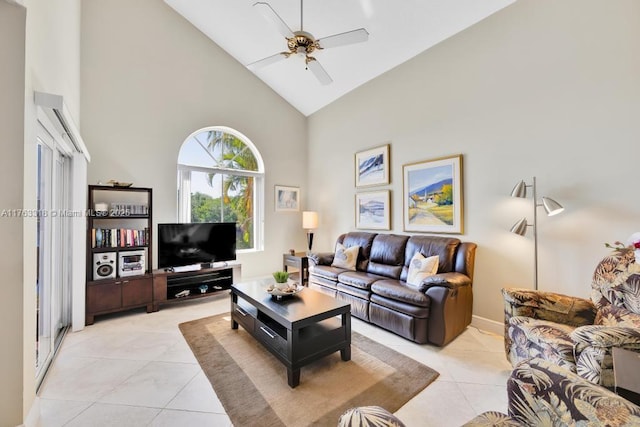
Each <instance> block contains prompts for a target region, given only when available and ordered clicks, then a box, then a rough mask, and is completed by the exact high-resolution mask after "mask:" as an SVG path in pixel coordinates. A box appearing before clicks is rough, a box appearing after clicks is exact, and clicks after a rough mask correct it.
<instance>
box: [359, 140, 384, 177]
mask: <svg viewBox="0 0 640 427" xmlns="http://www.w3.org/2000/svg"><path fill="white" fill-rule="evenodd" d="M355 171H356V187H367V186H371V185H384V184H388V183H389V144H385V145H382V146H380V147H376V148H371V149H370V150H366V151H360V152H358V153H356V168H355Z"/></svg>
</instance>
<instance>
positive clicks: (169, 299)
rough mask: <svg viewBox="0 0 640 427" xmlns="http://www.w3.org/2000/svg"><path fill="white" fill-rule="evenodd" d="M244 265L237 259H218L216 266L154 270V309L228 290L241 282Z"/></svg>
mask: <svg viewBox="0 0 640 427" xmlns="http://www.w3.org/2000/svg"><path fill="white" fill-rule="evenodd" d="M240 277H241V264H240V262H238V261H227V262H217V263H215V267H213V266H212V267H210V268H201V269H199V270H195V271H182V272H174V271H165V270H164V269H158V270H154V271H153V311H158V310H159V308H160V304H166V303H173V302H177V301H185V300H190V299H195V298H203V297H207V296H211V295H212V294H216V293H218V292H220V291H224V290H229V289H230V288H231V285H232V284H233V283H237V282H239V281H240Z"/></svg>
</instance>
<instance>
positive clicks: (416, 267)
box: [407, 252, 440, 291]
mask: <svg viewBox="0 0 640 427" xmlns="http://www.w3.org/2000/svg"><path fill="white" fill-rule="evenodd" d="M439 259H440V257H439V256H438V255H433V256H430V257H425V256H424V255H422V254H421V253H420V252H416V254H415V255H414V256H413V258H412V259H411V264H409V273H408V274H407V285H409V286H410V287H411V288H412V289H415V290H417V291H422V290H423V289H421V288H420V284H421V283H422V281H423V280H424V279H425V278H426V277H429V276H433V275H434V274H436V273H437V272H438V260H439Z"/></svg>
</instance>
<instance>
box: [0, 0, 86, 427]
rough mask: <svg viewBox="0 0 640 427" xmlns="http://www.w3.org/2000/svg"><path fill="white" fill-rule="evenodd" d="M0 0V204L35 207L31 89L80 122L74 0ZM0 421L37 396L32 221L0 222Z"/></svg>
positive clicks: (16, 417) (21, 414)
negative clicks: (54, 98) (57, 100)
mask: <svg viewBox="0 0 640 427" xmlns="http://www.w3.org/2000/svg"><path fill="white" fill-rule="evenodd" d="M18 3H19V4H20V5H17V4H15V3H14V2H7V1H5V0H0V46H1V47H0V51H1V52H2V55H3V66H2V67H0V86H1V87H2V90H0V93H2V97H0V117H2V126H0V136H1V137H0V139H1V140H2V141H3V146H2V148H3V155H2V158H1V159H0V163H1V165H0V174H1V175H2V178H3V182H5V183H7V185H5V187H4V189H3V190H2V192H1V193H0V200H1V201H2V203H1V204H0V209H34V208H35V207H36V185H35V183H36V150H35V135H36V123H37V122H36V109H35V105H34V103H33V91H34V90H38V91H43V92H49V93H56V94H60V95H63V96H64V98H65V101H66V102H67V104H68V106H69V109H70V110H71V111H72V113H73V115H74V120H75V121H76V122H78V121H79V100H80V98H79V64H80V59H79V37H80V34H79V31H78V30H79V18H80V14H79V11H80V2H79V0H53V1H47V2H42V1H37V0H24V1H19V2H18ZM0 235H1V236H2V240H3V242H4V243H5V244H4V245H3V247H2V249H0V251H2V254H1V255H2V256H1V257H0V259H1V261H0V263H2V268H3V271H5V277H4V282H3V283H4V289H3V292H4V294H6V295H11V298H4V299H3V300H2V301H3V302H1V303H0V305H1V307H0V316H2V324H3V328H2V334H1V337H2V342H3V345H2V351H1V352H0V378H2V381H0V425H2V426H5V425H6V426H14V425H17V424H20V423H21V422H22V420H23V419H24V418H25V417H26V414H27V412H28V411H29V409H30V407H31V404H32V402H33V401H34V398H35V350H34V345H35V339H36V338H35V335H36V334H35V332H36V323H35V321H36V311H35V308H36V295H35V284H36V222H35V218H7V217H3V218H1V219H0Z"/></svg>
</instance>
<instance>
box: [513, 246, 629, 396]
mask: <svg viewBox="0 0 640 427" xmlns="http://www.w3.org/2000/svg"><path fill="white" fill-rule="evenodd" d="M633 249H634V248H633V247H628V248H617V249H616V250H615V251H613V252H612V253H611V254H610V255H608V256H607V257H605V258H604V259H603V260H602V261H601V262H600V264H598V266H597V268H596V270H595V273H594V275H593V281H592V285H591V288H592V290H591V300H587V299H583V298H577V297H570V296H566V295H561V294H556V293H552V292H544V291H532V290H526V289H515V288H508V289H503V290H502V295H503V297H504V309H505V350H506V354H507V359H508V360H509V361H510V362H511V364H512V365H513V366H516V365H518V364H519V363H520V362H522V361H525V360H527V359H530V358H533V357H538V358H542V359H545V360H548V361H550V362H552V363H554V364H556V365H558V366H561V367H563V368H565V369H568V370H569V371H571V372H574V373H577V374H578V375H579V376H581V377H583V378H585V379H587V380H589V381H591V382H593V383H596V384H600V385H602V386H605V387H609V388H611V387H613V386H614V377H613V361H612V357H611V349H612V348H613V347H622V348H625V349H628V350H631V351H635V352H640V263H636V260H635V256H634V250H633Z"/></svg>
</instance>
